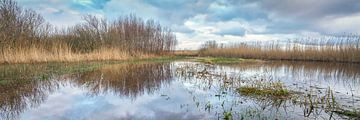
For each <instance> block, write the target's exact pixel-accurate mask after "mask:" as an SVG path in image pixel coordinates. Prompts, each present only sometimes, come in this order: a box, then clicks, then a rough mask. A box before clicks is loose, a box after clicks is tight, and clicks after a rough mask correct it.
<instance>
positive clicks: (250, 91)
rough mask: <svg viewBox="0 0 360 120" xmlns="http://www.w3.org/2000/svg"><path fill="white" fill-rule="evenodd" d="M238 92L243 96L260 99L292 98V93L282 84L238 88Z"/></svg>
mask: <svg viewBox="0 0 360 120" xmlns="http://www.w3.org/2000/svg"><path fill="white" fill-rule="evenodd" d="M237 91H238V92H239V93H241V94H243V95H248V96H258V97H271V98H288V97H290V96H291V92H290V91H289V90H287V89H286V88H285V87H284V85H283V83H281V82H274V83H261V85H260V84H258V85H254V86H243V87H240V88H238V89H237Z"/></svg>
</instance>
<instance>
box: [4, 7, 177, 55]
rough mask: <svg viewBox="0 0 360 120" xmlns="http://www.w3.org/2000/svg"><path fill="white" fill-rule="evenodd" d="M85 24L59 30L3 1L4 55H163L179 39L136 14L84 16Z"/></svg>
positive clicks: (33, 13) (39, 17)
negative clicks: (22, 52) (105, 51)
mask: <svg viewBox="0 0 360 120" xmlns="http://www.w3.org/2000/svg"><path fill="white" fill-rule="evenodd" d="M83 20H84V22H83V23H78V24H76V25H74V26H71V27H67V28H61V29H58V28H56V27H54V26H53V25H51V24H49V23H48V22H46V21H45V19H44V17H43V16H41V15H40V14H38V13H36V12H35V11H33V10H31V9H24V8H22V7H21V6H19V5H18V3H17V2H16V1H14V0H0V51H1V55H3V56H4V55H7V54H11V53H13V52H9V51H17V50H19V49H30V48H36V49H41V51H45V52H47V53H54V51H57V52H58V51H70V52H71V53H77V54H83V53H91V52H93V51H95V50H98V49H103V48H113V49H116V50H118V51H121V52H126V53H127V54H130V55H135V54H138V53H142V54H163V53H167V52H171V51H173V50H174V49H175V45H176V44H177V40H176V36H175V35H174V33H173V32H172V31H171V30H170V29H169V28H166V27H163V26H161V25H160V24H159V23H157V22H155V21H154V20H144V19H141V18H140V17H137V16H136V15H134V14H130V15H126V16H121V17H119V18H117V19H115V20H112V21H109V20H106V19H105V18H99V17H96V16H93V15H85V16H83ZM59 49H66V50H59Z"/></svg>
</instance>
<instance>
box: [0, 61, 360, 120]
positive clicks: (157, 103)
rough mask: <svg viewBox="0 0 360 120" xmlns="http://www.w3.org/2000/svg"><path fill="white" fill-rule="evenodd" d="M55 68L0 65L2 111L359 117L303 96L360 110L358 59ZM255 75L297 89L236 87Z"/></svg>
mask: <svg viewBox="0 0 360 120" xmlns="http://www.w3.org/2000/svg"><path fill="white" fill-rule="evenodd" d="M60 66H62V65H60ZM49 68H52V70H49ZM53 69H58V68H57V67H54V66H52V65H15V66H2V67H0V71H1V72H2V74H1V75H0V77H1V78H0V80H2V82H1V84H0V90H1V94H0V95H1V96H0V100H1V101H0V117H1V119H5V120H6V119H23V120H43V119H45V120H47V119H51V120H62V119H76V120H79V119H96V120H98V119H140V120H141V119H156V120H162V119H164V120H167V119H172V120H176V119H206V120H207V119H224V118H227V117H229V116H231V117H232V118H233V119H299V120H301V119H349V118H350V119H356V118H351V117H349V116H346V115H343V114H339V113H337V112H334V111H332V110H329V109H328V108H326V107H321V106H324V105H323V104H319V105H318V106H317V107H315V108H311V107H309V106H308V105H306V104H305V102H304V100H305V98H303V97H301V96H305V97H306V96H307V95H310V96H312V98H311V99H316V98H317V97H319V98H321V97H322V96H326V95H327V93H328V91H330V90H331V92H332V94H333V96H334V97H333V98H334V99H335V101H336V103H337V106H340V107H341V109H342V110H348V111H357V110H360V87H359V86H360V77H359V76H360V65H356V64H335V63H303V62H256V63H255V62H254V63H240V64H231V65H207V64H203V63H197V62H189V61H174V62H170V63H128V64H125V63H124V64H110V65H102V66H101V67H97V68H96V69H95V68H94V69H90V70H83V71H77V72H75V73H63V72H52V71H56V70H53ZM59 69H60V68H59ZM43 73H46V74H43ZM4 81H5V82H4ZM254 81H266V82H273V81H276V82H278V81H280V82H282V83H284V84H285V86H286V88H287V89H289V90H291V91H296V93H297V94H299V96H300V97H298V98H292V99H281V100H274V99H268V98H256V97H251V96H245V95H242V94H241V93H238V92H237V91H236V89H237V88H239V87H241V86H242V85H249V84H252V83H254ZM303 102H304V103H303ZM325 106H326V105H325Z"/></svg>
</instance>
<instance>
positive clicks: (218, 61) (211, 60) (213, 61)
mask: <svg viewBox="0 0 360 120" xmlns="http://www.w3.org/2000/svg"><path fill="white" fill-rule="evenodd" d="M196 61H197V62H203V63H209V64H233V63H240V62H245V61H250V60H249V59H242V58H224V57H206V58H196Z"/></svg>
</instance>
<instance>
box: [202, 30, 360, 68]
mask: <svg viewBox="0 0 360 120" xmlns="http://www.w3.org/2000/svg"><path fill="white" fill-rule="evenodd" d="M302 41H322V42H319V43H318V44H299V43H294V42H293V43H287V44H285V45H282V44H277V43H275V42H273V43H270V44H267V45H261V44H260V43H259V44H244V43H242V44H235V45H231V46H224V45H221V46H220V45H218V44H217V43H216V42H214V41H208V42H206V43H204V44H203V46H202V48H201V49H200V51H199V55H200V56H212V57H240V58H250V59H266V60H294V61H332V62H353V63H359V62H360V47H359V45H360V36H358V35H346V36H331V37H327V38H307V39H302ZM334 41H335V42H334Z"/></svg>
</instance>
